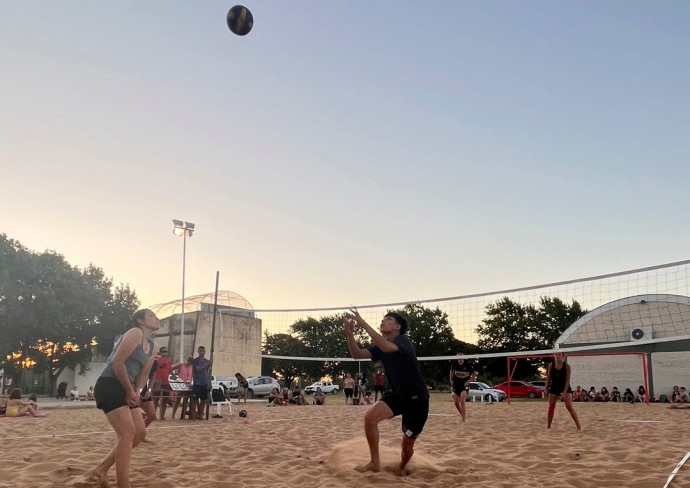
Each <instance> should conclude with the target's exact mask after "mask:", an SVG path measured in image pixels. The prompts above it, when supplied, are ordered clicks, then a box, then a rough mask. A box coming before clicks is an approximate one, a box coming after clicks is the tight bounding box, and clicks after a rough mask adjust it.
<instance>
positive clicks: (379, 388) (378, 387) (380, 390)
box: [374, 385, 383, 393]
mask: <svg viewBox="0 0 690 488" xmlns="http://www.w3.org/2000/svg"><path fill="white" fill-rule="evenodd" d="M374 392H377V393H383V385H374Z"/></svg>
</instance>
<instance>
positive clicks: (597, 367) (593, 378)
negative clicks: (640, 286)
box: [556, 294, 690, 397]
mask: <svg viewBox="0 0 690 488" xmlns="http://www.w3.org/2000/svg"><path fill="white" fill-rule="evenodd" d="M650 341H651V342H650ZM623 342H627V343H630V346H629V347H611V348H605V349H602V350H598V351H596V352H610V353H623V352H642V353H645V355H646V357H647V359H648V366H649V371H648V381H649V387H650V392H651V394H652V395H653V396H656V397H658V396H659V395H662V394H663V395H667V396H668V395H669V394H670V392H671V390H672V388H673V386H674V385H678V386H685V387H686V388H688V389H689V390H690V298H689V297H686V296H680V295H662V294H656V295H638V296H634V297H628V298H624V299H620V300H615V301H613V302H609V303H607V304H605V305H602V306H601V307H598V308H596V309H594V310H592V311H591V312H589V313H588V314H586V315H585V316H583V317H582V318H580V319H579V320H577V321H576V322H575V323H574V324H573V325H571V326H570V327H569V328H568V329H567V330H566V331H565V332H563V334H562V335H561V336H560V337H559V338H558V340H557V341H556V348H559V349H565V350H566V351H567V349H568V348H570V347H576V346H590V345H592V346H593V345H599V344H602V345H604V344H609V343H611V344H613V343H623ZM568 362H569V363H570V365H571V367H572V370H573V372H572V376H571V382H570V384H571V386H572V387H573V388H575V387H576V386H578V385H580V386H582V387H583V388H584V389H589V388H590V387H591V386H594V387H595V388H596V389H597V390H599V389H600V388H601V387H602V386H606V387H607V388H608V390H609V391H611V388H612V387H613V386H617V387H618V389H619V390H621V392H623V391H624V390H625V388H630V389H631V390H633V391H634V390H635V389H637V387H638V386H640V385H642V384H643V383H644V373H643V372H644V369H643V363H642V358H641V357H640V356H633V355H602V356H573V357H569V358H568Z"/></svg>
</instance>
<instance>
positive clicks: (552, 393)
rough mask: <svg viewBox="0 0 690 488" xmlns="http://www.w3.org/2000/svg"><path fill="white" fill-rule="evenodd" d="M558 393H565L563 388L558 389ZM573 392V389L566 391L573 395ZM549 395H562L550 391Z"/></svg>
mask: <svg viewBox="0 0 690 488" xmlns="http://www.w3.org/2000/svg"><path fill="white" fill-rule="evenodd" d="M558 391H560V392H563V387H562V386H560V387H559V388H558ZM572 392H573V389H572V388H570V387H568V391H566V393H571V394H572ZM549 395H558V396H561V394H560V393H555V392H551V390H550V389H549Z"/></svg>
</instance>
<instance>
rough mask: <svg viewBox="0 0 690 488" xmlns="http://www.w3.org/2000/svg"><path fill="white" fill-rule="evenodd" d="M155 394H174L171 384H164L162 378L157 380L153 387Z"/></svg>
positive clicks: (152, 391)
mask: <svg viewBox="0 0 690 488" xmlns="http://www.w3.org/2000/svg"><path fill="white" fill-rule="evenodd" d="M151 393H153V396H172V388H171V387H170V385H169V384H168V385H164V384H162V383H161V382H160V380H156V381H155V383H154V384H153V389H152V390H151Z"/></svg>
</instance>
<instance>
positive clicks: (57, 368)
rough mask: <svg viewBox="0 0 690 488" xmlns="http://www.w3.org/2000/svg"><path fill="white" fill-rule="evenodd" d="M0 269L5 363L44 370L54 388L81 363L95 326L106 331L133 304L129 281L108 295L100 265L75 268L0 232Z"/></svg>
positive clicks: (0, 331) (57, 256) (108, 283)
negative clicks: (70, 370) (128, 285)
mask: <svg viewBox="0 0 690 488" xmlns="http://www.w3.org/2000/svg"><path fill="white" fill-rule="evenodd" d="M0 269H2V273H1V274H0V337H2V343H0V353H2V357H9V358H10V361H9V363H10V364H9V365H8V368H9V369H14V370H15V371H16V370H18V369H22V368H32V369H33V370H34V371H35V372H37V373H42V372H46V371H47V372H49V374H50V378H51V389H52V391H53V392H54V391H55V386H56V383H57V378H58V377H59V376H60V374H61V373H62V372H63V371H64V369H65V368H68V367H69V368H72V369H76V368H77V367H79V368H85V367H86V364H87V363H88V362H89V361H90V360H91V356H92V347H93V346H94V345H95V343H94V339H95V337H96V336H97V335H98V334H99V332H103V333H104V334H105V335H106V336H108V334H109V332H108V331H109V329H110V328H113V327H114V325H113V321H114V320H120V319H121V318H122V316H123V315H127V316H129V315H131V314H132V313H133V312H134V310H133V309H132V308H135V307H136V306H137V305H138V300H137V299H136V294H135V293H134V292H132V291H131V290H129V287H121V288H120V289H119V291H118V290H117V289H116V295H113V294H112V293H111V289H112V281H111V280H110V279H108V278H106V276H105V273H104V272H103V270H102V269H100V268H97V267H95V266H93V265H89V266H88V267H87V268H85V269H84V270H80V269H79V268H77V267H73V266H71V265H70V264H69V263H68V262H67V261H66V260H65V258H64V257H63V256H62V255H60V254H57V253H56V252H54V251H45V252H43V253H34V252H31V251H29V250H28V249H26V248H25V247H24V246H22V245H21V244H20V243H19V242H17V241H15V240H12V239H8V238H7V236H6V235H4V234H2V235H0ZM124 322H125V321H124V320H123V321H122V323H124ZM101 326H103V328H101ZM104 347H105V346H104ZM108 347H110V348H112V340H111V341H110V343H109V344H108Z"/></svg>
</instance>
